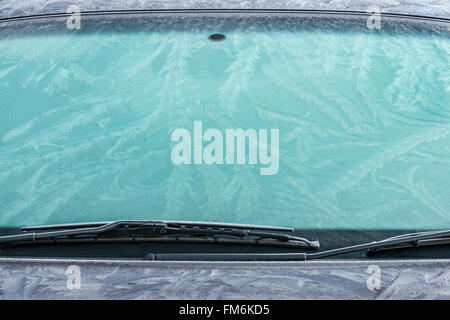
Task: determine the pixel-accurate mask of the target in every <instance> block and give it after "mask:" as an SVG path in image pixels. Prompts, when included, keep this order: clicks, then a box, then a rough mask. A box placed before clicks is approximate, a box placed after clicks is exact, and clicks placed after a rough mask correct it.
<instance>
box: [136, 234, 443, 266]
mask: <svg viewBox="0 0 450 320" xmlns="http://www.w3.org/2000/svg"><path fill="white" fill-rule="evenodd" d="M449 240H450V230H440V231H424V232H417V233H410V234H402V235H399V236H395V237H391V238H387V239H384V240H379V241H374V242H368V243H363V244H358V245H354V246H348V247H342V248H337V249H332V250H326V251H322V252H317V253H280V254H278V253H255V254H252V253H250V254H248V253H246V254H239V253H231V254H228V253H213V254H205V253H162V254H154V253H150V254H148V255H147V256H146V257H145V259H146V260H165V261H173V260H184V261H186V260H190V261H230V260H231V261H305V260H314V259H323V258H328V257H331V256H337V255H341V254H347V253H353V252H358V251H363V250H367V251H368V252H371V253H373V252H376V250H379V249H383V250H387V249H397V248H398V247H399V246H401V245H403V246H404V247H421V246H423V245H430V243H432V244H433V245H439V244H449V242H450V241H449Z"/></svg>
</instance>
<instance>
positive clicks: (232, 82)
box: [0, 17, 450, 229]
mask: <svg viewBox="0 0 450 320" xmlns="http://www.w3.org/2000/svg"><path fill="white" fill-rule="evenodd" d="M86 19H87V18H86ZM105 19H106V18H105ZM291 19H293V18H291ZM299 19H300V18H299ZM342 19H343V18H342ZM225 20H226V19H225ZM281 20H282V18H281ZM101 21H102V19H100V18H99V19H98V21H97V23H99V26H98V28H97V30H98V31H94V30H89V31H86V30H83V20H82V25H81V29H80V30H66V31H60V32H53V31H52V32H44V31H45V30H46V28H47V27H46V26H44V27H42V29H43V30H44V31H43V32H42V33H41V32H39V31H36V30H34V31H33V33H32V34H27V32H26V29H27V28H31V29H34V28H33V26H36V25H37V26H40V23H42V22H39V21H38V20H36V21H30V22H20V23H21V24H23V25H24V26H25V27H23V26H22V29H23V30H25V31H24V32H22V33H20V32H18V33H17V35H15V31H14V30H15V27H16V24H18V23H13V22H10V23H8V25H7V26H5V27H4V28H3V29H2V30H1V32H2V35H6V34H8V35H7V36H4V37H3V36H2V37H1V38H0V115H1V116H0V225H1V226H23V225H40V224H56V223H70V222H85V221H106V220H116V219H168V220H202V221H217V222H221V221H226V222H235V223H252V224H264V225H279V226H292V227H295V228H300V229H319V228H320V229H427V228H450V103H449V101H450V72H449V70H450V69H449V62H450V41H449V36H448V31H446V30H445V27H444V29H442V28H441V29H439V28H438V27H437V30H438V31H436V32H434V31H433V32H431V31H427V32H416V31H400V29H401V28H399V30H396V29H395V27H393V30H392V31H390V32H388V31H383V29H381V30H366V29H367V28H366V25H365V20H361V21H359V22H355V24H356V25H357V24H358V23H360V24H361V27H360V29H361V30H359V29H358V28H349V29H348V30H345V28H336V29H335V28H333V26H339V25H340V24H345V23H344V22H341V20H340V19H337V20H336V21H333V22H326V23H327V26H328V28H320V27H311V28H308V27H298V28H294V27H292V28H290V27H289V26H286V24H284V26H283V27H279V26H278V25H277V23H278V22H277V23H275V22H271V20H270V19H269V20H268V21H263V22H260V21H259V20H258V19H255V22H254V23H253V24H252V23H251V22H247V24H246V25H244V26H239V24H238V23H237V24H235V25H233V24H232V23H228V22H222V25H219V26H217V25H215V24H214V23H209V24H208V23H205V24H202V23H198V21H197V22H196V23H194V22H190V20H189V17H187V18H184V19H183V21H182V22H178V27H173V28H171V27H170V23H168V24H167V25H168V26H165V27H164V28H163V27H161V28H156V27H155V28H150V29H148V30H144V28H141V29H140V28H130V30H119V31H114V28H112V30H111V29H108V28H106V29H105V30H102V28H101V26H102V24H101V23H102V22H101ZM126 21H127V18H126V17H121V18H120V19H118V20H117V21H115V22H114V23H115V24H123V25H126ZM342 21H344V19H343V20H342ZM45 23H50V22H45ZM51 23H54V24H58V23H61V25H62V27H61V29H64V27H65V22H64V19H59V20H54V21H53V22H51ZM146 23H147V24H146V25H147V26H148V25H151V23H152V22H151V21H147V22H146ZM324 24H325V22H324ZM419 24H420V23H419ZM230 25H231V26H230ZM294 25H295V23H294ZM318 25H320V23H319V24H318ZM393 25H394V26H395V24H393ZM90 27H91V29H95V28H94V27H93V25H90ZM342 29H343V30H342ZM212 33H222V34H224V35H225V39H222V41H212V40H211V39H209V38H208V37H209V36H210V35H211V34H212ZM237 129H242V130H241V131H239V130H237ZM231 130H235V131H231ZM233 134H234V136H233ZM276 140H278V146H277V143H276V142H277V141H276ZM231 141H234V146H231V145H232V144H233V143H232V142H231ZM242 148H243V149H242ZM242 150H244V154H242ZM233 153H234V154H233ZM227 157H228V158H227ZM264 172H265V173H264Z"/></svg>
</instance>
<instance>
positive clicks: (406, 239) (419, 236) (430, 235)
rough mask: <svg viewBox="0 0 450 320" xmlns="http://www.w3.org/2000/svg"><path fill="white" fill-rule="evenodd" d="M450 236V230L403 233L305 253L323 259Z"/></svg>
mask: <svg viewBox="0 0 450 320" xmlns="http://www.w3.org/2000/svg"><path fill="white" fill-rule="evenodd" d="M448 237H450V230H439V231H423V232H416V233H409V234H402V235H398V236H395V237H390V238H386V239H383V240H379V241H374V242H368V243H363V244H358V245H354V246H348V247H343V248H337V249H332V250H327V251H322V252H317V253H310V254H305V255H306V259H307V260H311V259H321V258H327V257H331V256H336V255H341V254H345V253H352V252H358V251H362V250H368V251H369V252H373V251H374V250H376V249H381V248H390V247H395V246H398V245H401V244H413V245H414V246H417V244H418V243H419V242H420V241H425V240H434V239H442V238H448Z"/></svg>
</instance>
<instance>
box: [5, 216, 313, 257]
mask: <svg viewBox="0 0 450 320" xmlns="http://www.w3.org/2000/svg"><path fill="white" fill-rule="evenodd" d="M21 231H22V233H19V234H14V235H8V236H1V237H0V245H2V244H3V245H11V244H22V243H30V242H31V243H33V242H42V241H46V240H50V241H59V240H61V241H64V240H69V241H73V240H80V239H81V240H83V239H84V240H86V239H88V240H89V239H92V240H96V241H98V240H102V239H105V237H106V238H108V239H116V241H117V239H125V238H128V240H129V239H130V238H131V239H133V240H134V239H137V238H139V239H140V240H142V241H144V240H154V241H159V240H161V241H165V240H174V241H180V242H211V243H238V244H255V245H272V246H289V247H298V248H307V249H315V250H317V249H319V242H318V241H310V240H308V239H305V238H301V237H296V236H293V235H290V234H288V233H291V232H293V231H294V229H292V228H282V227H269V226H257V225H245V224H226V223H212V222H189V221H156V220H129V221H127V220H125V221H122V220H120V221H113V222H95V223H75V224H62V225H48V226H37V227H24V228H22V229H21Z"/></svg>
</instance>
